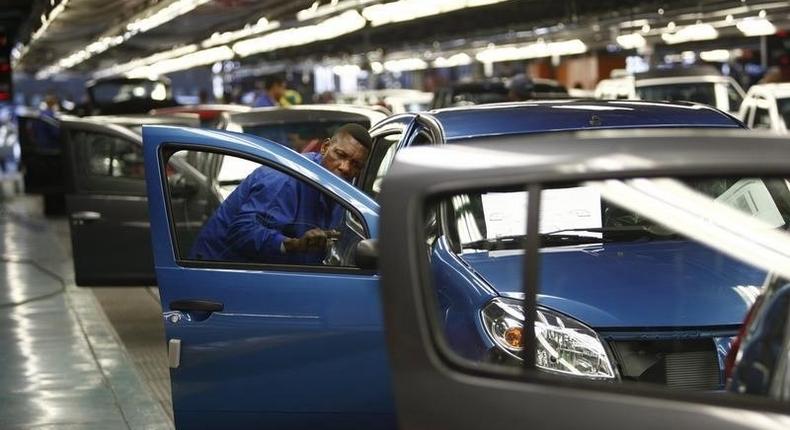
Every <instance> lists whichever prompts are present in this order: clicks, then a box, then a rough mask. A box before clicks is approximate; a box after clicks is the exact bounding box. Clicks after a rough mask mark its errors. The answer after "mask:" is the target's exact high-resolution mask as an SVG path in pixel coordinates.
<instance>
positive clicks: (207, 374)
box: [144, 127, 394, 428]
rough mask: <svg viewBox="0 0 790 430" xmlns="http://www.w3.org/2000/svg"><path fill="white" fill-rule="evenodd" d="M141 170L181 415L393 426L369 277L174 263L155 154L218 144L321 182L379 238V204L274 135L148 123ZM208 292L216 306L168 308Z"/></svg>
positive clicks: (184, 422)
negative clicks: (173, 147) (175, 355)
mask: <svg viewBox="0 0 790 430" xmlns="http://www.w3.org/2000/svg"><path fill="white" fill-rule="evenodd" d="M144 139H145V148H146V163H147V165H146V172H147V175H148V184H149V195H150V196H151V197H150V201H151V220H152V231H153V237H154V239H155V240H154V253H155V263H156V272H157V280H158V283H159V287H160V295H161V300H162V306H163V309H164V311H165V313H164V318H165V330H166V334H167V338H168V340H173V339H178V340H180V341H181V352H180V363H179V366H178V367H177V368H174V369H172V370H171V380H172V381H173V403H174V415H175V419H176V424H177V425H178V426H179V427H180V428H203V427H206V426H209V427H211V426H223V425H228V423H232V426H233V427H235V428H259V427H260V426H261V425H262V424H263V423H265V426H267V427H272V428H277V427H281V426H287V427H289V428H315V427H321V428H392V427H393V426H394V417H393V410H394V406H393V400H392V397H391V396H392V394H391V393H392V390H391V388H390V381H389V370H388V369H389V366H388V359H387V355H386V348H385V345H384V336H383V327H382V316H381V308H380V302H379V293H378V288H379V286H378V285H379V284H378V276H377V275H374V274H364V273H349V272H348V271H345V272H343V271H338V273H325V272H316V273H311V272H310V271H309V270H305V271H299V272H295V271H290V272H281V271H277V270H275V269H272V270H265V269H264V270H260V269H257V270H227V269H212V268H199V267H180V266H179V265H178V264H177V263H176V261H175V257H174V252H173V249H172V245H171V242H170V241H169V240H163V239H162V238H168V237H169V234H170V227H169V223H168V220H167V213H166V211H165V206H164V200H163V199H162V197H163V189H162V185H161V184H162V182H161V181H162V180H161V177H162V176H161V171H160V163H161V162H160V160H159V154H160V150H161V146H162V145H164V144H168V143H169V144H189V145H191V147H192V148H193V149H198V148H204V149H212V150H216V149H222V150H225V151H230V152H233V153H236V154H239V155H246V156H249V157H253V158H256V159H259V160H261V161H263V162H267V163H270V164H274V165H277V166H281V167H283V168H285V169H286V170H288V171H290V172H293V173H295V174H297V175H300V176H302V177H305V178H308V179H309V180H311V181H313V182H315V183H317V184H321V187H323V188H324V189H325V190H327V191H329V192H331V193H332V194H334V195H336V196H337V197H338V198H340V199H342V200H343V201H345V202H348V203H349V204H350V205H351V206H353V207H354V208H355V209H356V210H357V211H359V212H360V213H361V214H362V217H363V218H364V220H365V223H366V224H367V225H368V226H369V230H370V235H371V236H372V237H376V235H377V227H378V220H377V212H378V205H377V204H376V203H375V202H374V201H372V200H371V199H370V198H368V197H367V196H365V195H364V194H362V193H361V192H360V191H359V190H357V189H355V188H354V187H353V185H351V184H348V183H346V182H345V181H343V180H342V179H340V178H338V177H336V176H334V175H333V174H332V173H330V172H328V171H326V170H324V169H322V168H318V167H319V166H317V165H316V164H314V163H313V162H311V161H309V160H308V159H306V158H304V157H302V156H301V155H299V154H297V153H295V152H293V151H291V150H289V149H287V148H285V147H283V146H281V145H279V144H276V143H274V142H269V141H265V140H263V139H258V138H254V137H249V136H244V135H238V134H230V133H224V132H208V131H205V130H185V129H178V128H165V127H161V128H160V127H157V128H146V129H145V130H144ZM175 300H209V301H213V302H218V303H221V304H222V305H223V310H222V311H219V312H213V313H209V312H181V311H170V309H169V304H170V303H171V302H173V301H175Z"/></svg>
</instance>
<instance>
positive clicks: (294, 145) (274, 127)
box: [242, 118, 370, 152]
mask: <svg viewBox="0 0 790 430" xmlns="http://www.w3.org/2000/svg"><path fill="white" fill-rule="evenodd" d="M351 122H354V123H357V124H359V125H361V126H363V127H365V128H370V121H369V120H368V119H367V118H365V119H361V118H360V119H359V120H356V121H348V120H343V121H302V122H288V123H278V124H265V125H245V126H243V127H242V128H243V131H244V132H245V133H249V134H254V135H255V136H259V137H263V138H265V139H269V140H271V141H274V142H277V143H279V144H281V145H285V146H287V147H289V148H291V149H293V150H294V151H297V152H314V151H315V150H316V148H318V147H319V146H320V143H321V142H322V141H323V140H324V139H327V138H329V137H331V136H332V134H334V132H335V130H337V129H338V128H340V126H342V125H344V124H349V123H351Z"/></svg>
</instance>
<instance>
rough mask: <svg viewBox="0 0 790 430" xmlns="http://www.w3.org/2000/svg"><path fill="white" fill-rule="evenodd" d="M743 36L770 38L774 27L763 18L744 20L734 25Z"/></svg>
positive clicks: (774, 29)
mask: <svg viewBox="0 0 790 430" xmlns="http://www.w3.org/2000/svg"><path fill="white" fill-rule="evenodd" d="M735 26H736V27H738V30H741V32H742V33H743V34H744V36H770V35H772V34H774V33H776V27H775V26H774V25H773V24H772V23H771V21H768V20H767V19H765V18H746V19H743V20H741V21H739V22H738V23H737V24H735Z"/></svg>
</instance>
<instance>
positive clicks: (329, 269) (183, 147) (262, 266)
mask: <svg viewBox="0 0 790 430" xmlns="http://www.w3.org/2000/svg"><path fill="white" fill-rule="evenodd" d="M159 151H160V152H159V163H160V171H161V172H162V174H163V175H164V172H165V171H166V169H165V163H167V161H168V160H169V159H170V157H171V156H172V155H173V154H175V153H176V152H178V151H196V152H208V153H213V154H218V155H222V156H230V157H237V158H242V159H245V160H248V161H251V162H254V163H257V164H259V165H261V166H266V167H269V168H271V169H274V170H276V171H278V172H281V173H283V174H286V175H289V176H291V177H293V178H295V179H297V180H300V181H303V182H305V183H307V184H309V185H310V186H312V187H314V188H315V189H316V190H318V191H319V192H321V193H322V194H324V195H328V196H329V197H330V198H332V199H334V200H335V201H336V202H337V204H339V205H341V206H342V207H343V208H344V209H345V210H346V214H345V215H344V220H345V219H347V217H348V216H349V215H348V214H349V213H351V214H353V215H354V217H356V218H357V220H358V223H357V224H358V225H359V226H360V227H361V228H362V233H363V237H362V238H361V239H362V240H364V239H369V238H370V236H371V234H370V228H369V226H368V225H367V221H365V218H364V217H363V216H362V213H360V211H359V210H358V209H357V208H355V207H353V206H352V205H350V204H349V203H348V202H346V201H344V200H343V199H342V198H341V197H340V196H338V195H336V194H335V193H333V192H331V191H330V190H328V189H326V188H324V187H323V186H321V184H320V183H318V182H316V181H314V180H312V179H310V178H308V177H306V176H304V175H302V174H301V173H299V172H296V171H293V170H291V169H288V168H286V167H284V166H280V165H277V164H276V163H273V162H272V161H269V160H265V159H263V158H259V157H254V156H252V155H249V154H245V153H241V152H238V151H234V150H228V149H222V150H217V149H211V148H206V147H205V146H200V145H190V144H180V143H179V144H164V145H162V146H161V148H160V149H159ZM316 166H318V165H316ZM159 180H160V183H161V184H162V188H163V189H164V191H165V192H164V197H165V198H164V201H165V206H166V210H167V223H168V227H169V229H170V244H169V245H170V247H171V249H172V251H173V256H174V261H175V263H176V264H177V265H178V266H180V267H193V268H207V269H239V270H256V271H282V272H305V271H307V272H313V273H343V274H360V275H371V274H375V273H377V270H371V269H362V268H359V267H356V266H354V267H352V266H319V265H299V264H272V263H257V262H256V263H246V262H233V261H202V260H190V259H187V258H184V256H182V255H180V251H179V247H178V243H177V240H178V236H177V233H176V226H175V218H174V214H173V212H172V201H171V195H170V190H169V187H168V183H167V177H166V176H161V177H160V178H159ZM351 230H352V231H353V232H354V233H355V234H359V233H360V232H359V231H358V230H356V229H353V228H352V229H351Z"/></svg>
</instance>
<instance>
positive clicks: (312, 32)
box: [233, 10, 366, 57]
mask: <svg viewBox="0 0 790 430" xmlns="http://www.w3.org/2000/svg"><path fill="white" fill-rule="evenodd" d="M365 24H366V21H365V18H363V17H362V15H360V14H359V12H357V11H355V10H350V11H347V12H343V13H342V14H340V15H337V16H333V17H331V18H327V19H325V20H324V21H321V22H320V23H318V24H313V25H305V26H302V27H294V28H287V29H285V30H278V31H274V32H272V33H269V34H265V35H263V36H260V37H255V38H252V39H247V40H242V41H241V42H236V43H235V44H234V45H233V51H235V52H236V53H237V54H239V56H241V57H246V56H248V55H253V54H258V53H261V52H271V51H274V50H277V49H281V48H288V47H292V46H300V45H306V44H308V43H313V42H317V41H321V40H329V39H334V38H336V37H339V36H342V35H344V34H348V33H353V32H355V31H357V30H360V29H362V28H363V27H365Z"/></svg>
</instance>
